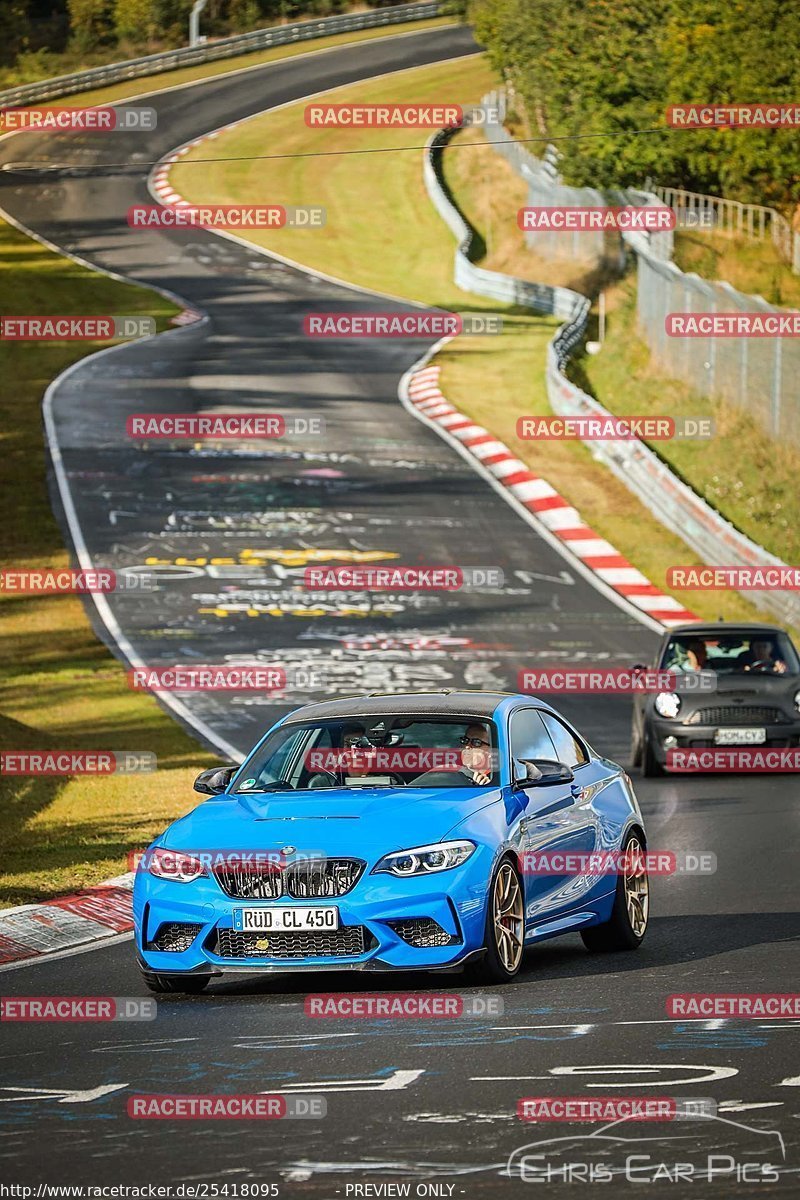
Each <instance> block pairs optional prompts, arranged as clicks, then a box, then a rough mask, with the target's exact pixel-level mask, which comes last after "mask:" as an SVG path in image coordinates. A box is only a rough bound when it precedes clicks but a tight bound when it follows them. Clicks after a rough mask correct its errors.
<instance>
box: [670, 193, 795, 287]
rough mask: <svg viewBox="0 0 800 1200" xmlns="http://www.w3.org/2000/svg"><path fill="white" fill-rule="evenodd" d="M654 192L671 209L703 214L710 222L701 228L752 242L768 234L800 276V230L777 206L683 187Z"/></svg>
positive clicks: (784, 258) (706, 220)
mask: <svg viewBox="0 0 800 1200" xmlns="http://www.w3.org/2000/svg"><path fill="white" fill-rule="evenodd" d="M652 191H653V192H655V194H656V195H657V196H658V198H659V199H660V200H663V201H664V203H665V204H668V205H669V206H670V208H676V209H682V210H683V211H684V212H686V213H690V214H692V215H693V216H701V217H702V218H703V219H704V222H707V224H703V225H702V226H701V228H711V229H718V230H719V231H720V232H721V233H728V234H739V235H741V236H742V237H747V238H750V240H751V241H763V240H764V238H766V237H767V235H768V234H769V236H771V238H772V241H773V244H774V246H775V249H776V250H777V251H778V253H779V254H780V256H781V258H782V259H783V260H784V262H787V263H789V265H790V266H791V268H792V271H793V272H794V273H795V274H796V275H800V232H798V231H797V230H795V229H792V227H791V225H790V224H789V222H788V221H787V220H786V217H784V216H783V214H782V213H779V212H778V211H777V210H776V209H774V208H768V207H767V205H766V204H742V203H741V202H740V201H739V200H726V199H725V197H724V196H706V195H704V194H703V193H702V192H687V191H686V190H685V189H684V188H669V187H660V186H657V187H653V188H652Z"/></svg>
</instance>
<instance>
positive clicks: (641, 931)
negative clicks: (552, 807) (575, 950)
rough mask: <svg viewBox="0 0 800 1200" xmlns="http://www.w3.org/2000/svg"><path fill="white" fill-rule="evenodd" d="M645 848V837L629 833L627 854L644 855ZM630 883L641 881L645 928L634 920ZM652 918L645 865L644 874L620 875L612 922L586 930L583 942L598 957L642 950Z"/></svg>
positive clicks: (640, 904)
mask: <svg viewBox="0 0 800 1200" xmlns="http://www.w3.org/2000/svg"><path fill="white" fill-rule="evenodd" d="M645 849H646V847H645V844H644V838H643V837H641V836H640V835H639V834H638V833H636V832H633V831H632V832H631V833H629V834H628V836H627V837H626V839H625V844H624V846H623V852H628V851H630V852H631V853H635V852H642V853H643V852H644V851H645ZM629 880H631V881H640V882H639V884H638V890H639V892H640V899H639V905H638V906H639V908H640V910H641V918H640V920H641V921H643V924H642V925H641V926H640V924H639V922H636V924H635V925H634V923H632V921H631V913H630V906H629V896H630V889H629V886H628V881H629ZM642 881H643V882H642ZM635 908H636V905H634V911H635ZM649 918H650V881H649V878H648V875H647V869H646V867H645V866H644V864H642V869H641V871H640V872H631V873H630V874H627V873H622V874H620V875H619V877H618V879H617V888H616V891H615V893H614V906H613V908H612V909H611V918H610V920H608V921H604V922H603V924H602V925H591V926H590V927H589V928H588V929H582V930H581V938H582V939H583V944H584V946H585V947H586V949H587V950H591V951H592V953H594V954H609V953H614V952H616V951H620V950H638V948H639V946H641V944H642V942H643V941H644V936H645V934H646V932H647V925H648V921H649Z"/></svg>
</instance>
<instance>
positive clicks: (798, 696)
mask: <svg viewBox="0 0 800 1200" xmlns="http://www.w3.org/2000/svg"><path fill="white" fill-rule="evenodd" d="M794 706H795V708H796V709H797V711H798V712H800V692H795V694H794Z"/></svg>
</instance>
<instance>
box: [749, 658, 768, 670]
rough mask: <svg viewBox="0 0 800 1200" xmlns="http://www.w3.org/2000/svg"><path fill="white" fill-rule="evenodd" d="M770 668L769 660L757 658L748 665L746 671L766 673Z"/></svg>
mask: <svg viewBox="0 0 800 1200" xmlns="http://www.w3.org/2000/svg"><path fill="white" fill-rule="evenodd" d="M771 666H772V659H771V658H757V659H756V660H755V662H751V663H750V665H749V667H748V670H749V671H766V670H767V669H768V668H770V667H771Z"/></svg>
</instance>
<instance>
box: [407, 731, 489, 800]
mask: <svg viewBox="0 0 800 1200" xmlns="http://www.w3.org/2000/svg"><path fill="white" fill-rule="evenodd" d="M458 744H459V747H460V748H461V766H460V767H459V768H458V769H457V770H456V771H445V770H433V771H425V773H424V774H423V775H418V776H417V778H416V779H415V780H414V783H413V785H412V786H413V787H468V786H469V785H470V784H480V785H486V784H487V783H491V782H492V774H493V767H492V741H491V738H490V736H489V730H488V728H487V727H486V726H485V725H482V724H480V723H479V722H477V721H476V722H475V723H474V724H472V725H470V726H469V727H468V728H467V730H466V732H465V733H464V735H463V737H460V738H459V739H458Z"/></svg>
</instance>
